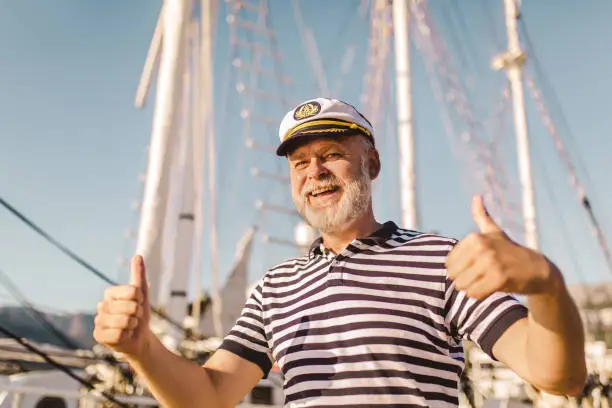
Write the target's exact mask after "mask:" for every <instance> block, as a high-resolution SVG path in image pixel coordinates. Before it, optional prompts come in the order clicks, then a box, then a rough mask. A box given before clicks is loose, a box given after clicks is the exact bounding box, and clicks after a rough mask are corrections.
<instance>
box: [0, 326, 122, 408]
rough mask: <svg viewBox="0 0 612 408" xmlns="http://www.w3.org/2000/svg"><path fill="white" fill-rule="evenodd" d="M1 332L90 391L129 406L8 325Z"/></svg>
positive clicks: (117, 403) (110, 400) (0, 327)
mask: <svg viewBox="0 0 612 408" xmlns="http://www.w3.org/2000/svg"><path fill="white" fill-rule="evenodd" d="M0 333H3V334H4V335H5V336H7V337H10V338H11V339H13V340H15V341H16V342H17V343H19V344H21V345H22V346H23V347H25V348H26V349H28V350H29V351H31V352H33V353H34V354H37V355H38V356H40V357H41V358H42V359H43V360H45V361H46V362H47V363H49V364H50V365H52V366H53V367H55V368H57V369H58V370H60V371H62V372H63V373H65V374H66V375H68V376H69V377H70V378H72V379H74V380H75V381H77V382H78V383H79V384H81V385H83V386H84V387H85V388H87V389H88V390H90V391H98V392H99V393H100V394H101V395H102V396H103V397H104V398H106V399H107V400H108V401H109V402H112V403H114V404H116V405H118V406H120V407H123V408H128V407H129V405H127V404H125V403H123V402H121V401H119V400H117V399H116V398H115V397H113V396H112V395H110V394H109V393H107V392H106V391H101V390H96V388H95V386H94V385H93V384H92V383H91V382H90V381H88V380H86V379H85V378H82V377H80V376H78V375H76V374H75V373H73V372H72V370H70V369H69V368H68V367H67V366H65V365H64V364H61V363H59V362H57V361H55V359H53V358H51V357H50V356H49V355H48V354H47V353H45V352H44V351H42V350H40V349H38V348H37V347H34V346H33V345H31V344H30V343H29V342H28V341H26V340H25V339H23V338H21V337H19V336H17V335H16V334H14V333H13V332H11V331H10V330H8V329H7V328H6V327H3V326H1V325H0Z"/></svg>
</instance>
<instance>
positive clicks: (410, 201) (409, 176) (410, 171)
mask: <svg viewBox="0 0 612 408" xmlns="http://www.w3.org/2000/svg"><path fill="white" fill-rule="evenodd" d="M408 7H409V2H408V1H403V0H400V1H398V0H396V1H394V2H393V30H394V36H395V39H394V44H395V87H396V96H395V98H396V103H397V135H398V139H399V155H400V157H399V172H400V174H399V177H400V197H401V211H402V215H401V217H402V218H401V220H402V227H404V228H410V229H413V230H416V229H417V228H418V224H419V222H418V218H417V217H418V216H417V204H416V187H415V180H416V178H415V160H414V159H415V153H414V129H413V121H412V94H411V81H410V41H409V34H408V24H409V17H410V15H409V11H408Z"/></svg>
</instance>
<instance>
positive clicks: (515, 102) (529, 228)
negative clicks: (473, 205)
mask: <svg viewBox="0 0 612 408" xmlns="http://www.w3.org/2000/svg"><path fill="white" fill-rule="evenodd" d="M504 12H505V16H506V29H507V35H508V50H507V51H506V52H504V53H503V54H501V55H499V56H497V57H496V58H494V60H493V68H494V69H496V70H500V69H504V70H506V73H507V75H508V80H509V82H510V90H511V92H512V107H513V111H514V127H515V132H516V144H517V155H518V170H519V177H520V182H521V189H522V197H523V222H524V225H525V244H526V245H527V246H528V247H530V248H534V249H537V248H538V246H539V244H538V234H537V228H536V208H535V196H534V191H533V176H532V171H531V161H530V154H529V132H528V126H527V114H526V112H525V94H524V87H523V66H524V64H525V61H526V60H527V55H526V54H525V52H524V51H523V50H522V49H521V44H520V42H519V34H518V29H517V24H516V23H517V20H518V18H519V10H518V8H517V5H516V0H504Z"/></svg>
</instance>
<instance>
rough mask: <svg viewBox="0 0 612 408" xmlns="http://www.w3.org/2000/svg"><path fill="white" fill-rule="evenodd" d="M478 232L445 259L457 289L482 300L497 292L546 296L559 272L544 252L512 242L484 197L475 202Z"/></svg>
mask: <svg viewBox="0 0 612 408" xmlns="http://www.w3.org/2000/svg"><path fill="white" fill-rule="evenodd" d="M472 218H473V219H474V222H475V223H476V226H477V227H478V229H479V231H480V232H479V233H473V234H470V235H468V236H467V237H466V238H465V239H463V240H461V241H460V242H459V243H458V244H457V245H455V247H454V248H453V250H452V251H451V252H450V254H449V255H448V257H447V260H446V269H447V271H448V277H449V279H451V280H452V281H454V282H455V287H456V288H457V289H458V290H463V291H465V292H466V294H467V296H469V297H473V298H476V299H478V300H482V299H484V298H486V297H487V296H489V295H491V294H492V293H494V292H498V291H499V292H507V293H517V294H524V295H530V294H537V293H544V292H546V291H548V290H550V289H552V288H551V286H552V285H551V283H552V282H553V280H554V279H558V276H554V275H556V274H557V273H558V269H556V267H555V266H554V265H553V264H552V263H551V262H550V261H549V260H548V259H547V258H546V257H545V256H544V255H542V254H541V253H539V252H537V251H534V250H532V249H530V248H527V247H524V246H521V245H519V244H517V243H515V242H514V241H512V240H511V239H510V238H509V237H508V236H507V235H506V233H505V232H504V231H503V230H502V229H501V228H500V227H499V226H498V225H497V224H496V223H495V221H494V220H493V219H492V218H491V217H490V215H489V213H488V212H487V210H486V208H485V206H484V202H483V199H482V197H481V196H475V197H474V198H473V200H472Z"/></svg>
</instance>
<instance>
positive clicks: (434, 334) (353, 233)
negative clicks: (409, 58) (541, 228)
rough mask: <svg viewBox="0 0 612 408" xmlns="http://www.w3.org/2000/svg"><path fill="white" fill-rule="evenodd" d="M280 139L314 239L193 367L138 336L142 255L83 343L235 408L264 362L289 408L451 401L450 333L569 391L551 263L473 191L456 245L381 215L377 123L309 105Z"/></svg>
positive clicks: (576, 324) (456, 349) (158, 387)
mask: <svg viewBox="0 0 612 408" xmlns="http://www.w3.org/2000/svg"><path fill="white" fill-rule="evenodd" d="M279 136H280V139H281V144H280V145H279V147H278V151H277V153H278V155H279V156H286V157H287V160H288V163H289V168H290V176H291V193H292V197H293V200H294V202H295V205H296V207H297V209H298V211H299V212H300V214H301V215H302V216H303V217H304V219H305V220H306V221H307V222H308V223H309V224H310V225H312V226H313V227H314V228H316V229H318V230H319V231H320V232H321V238H319V239H317V240H316V241H315V242H314V243H313V245H312V246H311V248H310V251H309V252H308V254H307V255H305V256H303V257H301V258H297V259H292V260H288V261H286V262H284V263H282V264H280V265H277V266H275V267H273V268H271V269H270V270H268V272H267V273H266V274H265V275H264V276H263V278H262V279H261V280H260V281H259V284H258V285H257V286H256V288H255V289H254V291H253V292H252V294H251V296H250V298H249V299H248V301H247V303H246V305H245V308H244V310H243V313H242V316H241V317H240V318H239V319H238V321H237V323H236V325H235V326H234V328H233V329H232V330H231V331H230V332H229V334H228V335H227V336H226V338H225V339H224V341H223V344H222V345H221V347H220V349H219V350H218V351H217V352H216V353H215V354H214V355H213V356H212V357H211V358H210V359H209V361H208V362H207V363H206V364H205V365H204V367H199V366H198V365H196V364H195V363H192V362H189V361H186V360H184V359H182V358H181V357H178V356H176V355H174V354H172V353H171V352H169V351H168V350H166V349H165V348H164V347H163V346H162V345H161V343H160V342H159V341H158V340H157V338H156V337H155V336H154V335H153V334H152V333H151V331H150V330H149V326H148V323H149V304H148V296H147V284H146V278H145V268H144V263H143V260H142V258H140V257H135V258H134V260H133V262H132V281H131V283H130V285H124V286H117V287H113V288H110V289H109V290H108V291H107V293H106V295H105V298H104V301H103V302H101V303H100V305H99V307H98V315H97V317H96V327H95V332H94V334H95V339H96V340H97V341H98V342H100V343H102V344H105V345H107V346H109V347H111V348H113V349H114V350H117V351H119V352H122V353H124V355H125V357H126V358H127V360H128V362H129V363H130V364H131V365H132V367H133V368H134V369H135V370H136V371H137V373H138V374H140V375H141V376H143V377H144V378H145V379H146V380H147V382H148V384H149V387H150V389H151V391H152V392H153V394H154V395H155V397H156V398H157V399H158V400H159V401H160V402H161V403H162V404H163V405H164V406H166V407H181V408H182V407H199V408H201V407H233V406H235V405H236V404H238V403H239V402H240V401H241V400H242V399H243V398H244V396H245V395H246V394H247V393H248V392H249V391H250V390H251V389H252V388H253V387H254V386H255V385H256V384H257V382H258V381H259V380H260V379H261V378H262V377H263V376H265V375H267V373H268V371H269V370H270V368H271V366H272V364H273V362H275V363H276V364H278V366H279V368H280V369H281V370H282V373H283V376H284V380H285V383H284V392H285V397H286V400H285V405H286V406H287V407H323V406H325V407H327V406H351V407H369V406H377V407H383V406H386V407H399V406H402V407H416V406H423V407H426V406H429V407H432V406H436V407H438V406H440V407H451V406H457V405H458V391H457V388H458V380H459V376H460V373H461V371H462V369H463V366H464V357H463V353H462V347H461V342H462V340H463V339H469V340H472V341H474V342H475V343H476V344H477V345H478V346H480V347H481V348H482V349H483V350H484V351H485V352H486V353H488V354H489V355H490V356H491V357H493V358H495V359H498V360H500V361H502V362H504V363H505V364H507V365H508V366H509V367H511V368H512V369H513V370H514V371H515V372H516V373H517V374H518V375H520V376H521V377H522V378H524V379H525V380H526V381H528V382H530V383H531V384H533V385H534V386H536V387H538V388H540V389H542V390H544V391H547V392H551V393H557V394H572V395H575V394H578V393H579V392H580V390H581V389H582V385H583V383H584V380H585V376H586V368H585V358H584V337H583V328H582V323H581V320H580V317H579V314H578V311H577V309H576V307H575V305H574V303H573V302H572V300H571V298H570V296H569V294H568V292H567V290H566V287H565V285H564V282H563V278H562V275H561V273H560V271H559V270H558V269H557V267H556V266H555V265H553V264H552V263H551V262H550V261H549V260H548V259H547V258H546V257H544V256H543V255H542V254H540V253H538V252H535V251H532V250H530V249H528V248H525V247H522V246H520V245H518V244H516V243H515V242H512V241H511V240H510V239H509V238H508V237H507V236H506V235H505V234H504V232H503V231H502V230H501V229H500V228H499V227H498V226H497V225H496V224H495V222H494V221H493V220H492V219H491V218H490V217H489V215H488V214H487V212H486V210H485V207H484V205H483V202H482V199H481V198H480V197H475V198H474V200H473V203H472V216H473V218H474V221H475V223H476V226H477V227H478V229H479V230H480V232H479V233H475V234H471V235H469V236H468V237H466V238H465V239H464V240H462V241H460V242H457V241H455V240H452V239H448V238H444V237H440V236H437V235H432V234H422V233H419V232H415V231H410V230H405V229H401V228H399V227H398V226H396V225H395V224H394V223H393V222H387V223H384V224H381V223H379V222H378V221H377V220H376V219H375V217H374V213H373V210H372V194H371V185H372V181H373V180H374V179H376V177H377V176H378V174H379V172H380V169H381V163H380V159H379V155H378V152H377V151H376V148H375V140H374V131H373V129H372V126H371V125H370V123H369V122H368V121H367V119H365V117H363V115H361V114H360V113H359V112H358V111H357V110H356V109H355V108H354V107H353V106H351V105H349V104H346V103H344V102H341V101H338V100H334V99H327V98H317V99H314V100H310V101H307V102H305V103H303V104H301V105H300V106H298V107H296V108H295V109H293V110H292V111H290V112H288V113H287V115H286V116H285V117H284V119H283V121H282V122H281V125H280V131H279ZM509 293H520V294H524V295H526V296H527V299H528V303H529V310H527V308H526V307H524V306H523V305H522V304H520V303H519V302H518V301H516V300H515V299H514V298H513V297H512V296H511V295H509Z"/></svg>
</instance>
